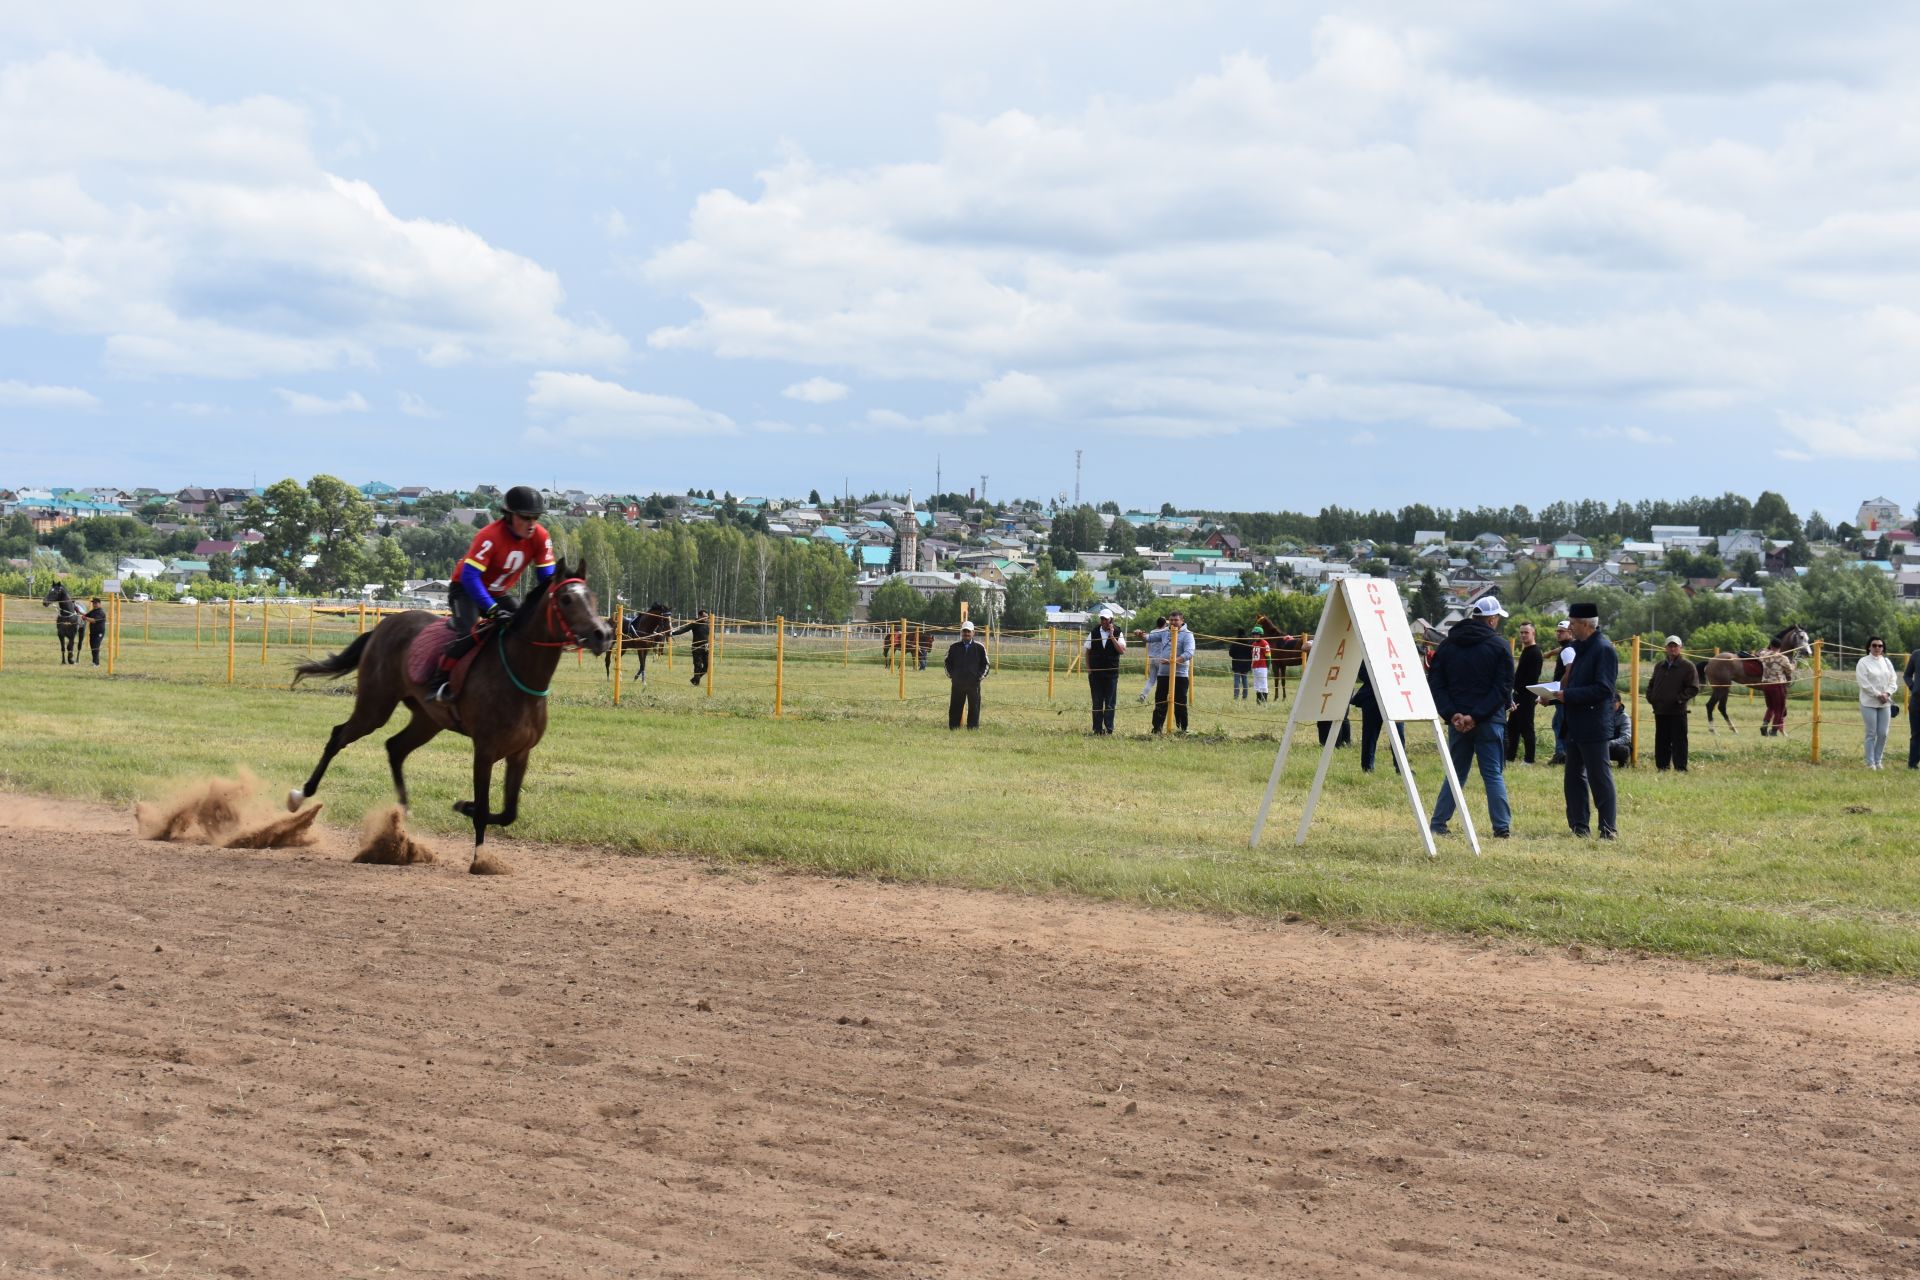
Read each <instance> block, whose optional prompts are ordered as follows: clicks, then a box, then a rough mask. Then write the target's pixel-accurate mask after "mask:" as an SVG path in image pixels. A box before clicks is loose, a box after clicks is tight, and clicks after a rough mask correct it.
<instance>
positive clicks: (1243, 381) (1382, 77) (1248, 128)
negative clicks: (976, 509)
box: [643, 17, 1920, 441]
mask: <svg viewBox="0 0 1920 1280" xmlns="http://www.w3.org/2000/svg"><path fill="white" fill-rule="evenodd" d="M1419 21H1420V20H1419V19H1418V18H1417V17H1415V18H1412V19H1410V20H1409V23H1408V25H1397V26H1396V25H1392V24H1391V23H1368V22H1361V21H1353V20H1347V19H1327V20H1324V21H1322V22H1321V23H1320V24H1319V26H1318V28H1317V29H1316V31H1315V34H1314V41H1313V58H1312V60H1311V61H1310V62H1309V63H1308V64H1307V65H1306V66H1305V67H1304V68H1302V69H1300V70H1299V71H1297V72H1293V73H1287V74H1281V73H1277V72H1276V71H1275V70H1274V69H1273V68H1271V67H1269V66H1268V65H1267V64H1266V63H1264V62H1262V61H1261V60H1259V59H1256V58H1251V57H1238V58H1232V59H1229V60H1227V61H1226V62H1225V63H1224V64H1223V65H1222V66H1221V68H1220V69H1219V70H1218V71H1217V72H1216V73H1214V74H1211V75H1206V76H1201V77H1198V78H1197V79H1194V80H1193V81H1191V82H1189V83H1187V84H1185V85H1183V86H1181V87H1180V88H1179V89H1178V90H1177V91H1176V92H1173V93H1170V94H1168V95H1167V96H1165V97H1162V98H1159V99H1154V100H1144V101H1129V100H1125V99H1121V98H1115V97H1108V98H1100V99H1095V100H1093V101H1092V102H1091V103H1090V104H1088V105H1087V106H1086V107H1085V108H1084V109H1083V110H1080V111H1078V112H1076V113H1072V114H1062V115H1055V116H1041V115H1036V114H1031V113H1027V112H1021V111H1006V112H1002V113H1001V114H999V115H996V116H992V117H990V118H985V119H968V118H960V117H951V118H948V119H946V120H944V121H943V122H942V128H941V135H940V140H939V144H938V147H937V149H936V150H934V151H933V152H932V153H931V154H928V155H926V156H924V157H923V158H919V159H914V160H910V161H904V162H898V163H888V164H879V165H874V166H872V167H869V168H863V169H853V168H843V169H835V168H828V167H823V166H820V165H816V164H814V163H813V162H811V161H810V160H808V159H807V158H805V157H804V156H801V155H792V156H790V157H789V158H787V159H786V160H784V161H783V162H781V163H780V164H778V165H777V166H775V167H773V168H770V169H768V170H766V171H764V172H763V173H761V174H760V175H759V190H758V192H757V193H755V194H754V195H752V196H750V197H749V196H742V195H739V194H736V193H734V192H731V191H725V190H715V191H709V192H707V193H706V194H704V195H702V196H701V197H700V198H699V199H698V201H697V202H696V203H695V205H694V207H693V210H692V215H691V218H690V222H689V227H688V231H687V234H686V235H685V237H684V238H683V239H682V240H681V241H679V242H678V243H676V244H672V245H669V246H667V247H665V248H663V249H661V250H660V251H658V252H657V253H655V254H654V256H653V257H652V258H651V259H649V260H648V261H647V263H646V264H645V267H644V272H643V274H644V278H645V279H646V281H647V282H648V283H649V284H650V285H652V286H653V287H655V288H656V289H661V290H667V291H672V292H676V293H679V294H681V295H683V296H684V297H685V298H686V299H688V301H689V303H690V304H691V308H692V313H691V314H690V315H689V316H688V317H687V318H686V319H685V320H683V321H681V322H678V323H673V324H668V325H665V326H662V327H660V328H657V329H656V330H655V331H654V332H653V333H652V334H650V335H649V338H648V341H649V343H650V344H651V345H652V346H653V347H654V348H656V349H658V350H662V351H688V350H692V351H704V352H710V353H713V354H715V355H718V356H721V357H723V358H729V359H765V360H780V361H793V362H803V363H814V364H825V365H831V366H835V367H839V368H849V369H854V370H857V371H859V372H860V373H862V374H863V375H865V376H868V377H870V378H878V379H895V380H913V379H923V380H925V379H930V380H935V381H938V382H942V383H946V384H948V385H949V386H950V387H952V388H953V389H954V394H955V396H956V398H961V397H964V398H962V399H961V403H960V404H959V406H958V407H957V408H955V409H953V410H950V411H948V412H945V413H935V414H926V415H920V416H916V417H911V418H906V417H905V415H896V416H899V417H902V418H903V419H904V420H905V421H908V422H911V423H912V424H913V425H914V426H916V427H919V428H923V429H926V430H931V431H959V432H971V431H979V430H983V429H985V425H984V424H985V423H986V422H987V421H988V419H989V417H990V416H991V415H990V413H989V410H990V409H991V407H992V405H991V401H990V399H989V398H988V397H989V388H994V387H997V386H1000V385H1001V380H1003V379H1006V378H1009V377H1011V376H1012V375H1014V374H1015V373H1016V371H1017V372H1018V373H1020V374H1021V375H1022V376H1025V377H1031V378H1034V379H1038V380H1039V381H1040V384H1041V385H1043V386H1045V387H1046V388H1047V389H1048V391H1049V393H1050V394H1051V395H1052V396H1053V397H1054V400H1053V401H1052V402H1051V403H1050V404H1049V405H1046V406H1035V405H1025V406H1022V409H1021V412H1020V413H1018V414H1016V415H1012V416H1014V417H1017V418H1018V419H1019V420H1020V421H1022V422H1024V423H1028V424H1036V425H1039V424H1045V423H1046V422H1050V421H1057V422H1061V423H1070V424H1074V425H1077V426H1095V425H1097V426H1102V427H1106V428H1111V429H1113V430H1116V431H1122V432H1126V433H1129V434H1142V435H1168V436H1190V435H1208V434H1222V433H1228V432H1235V431H1244V430H1257V429H1271V428H1287V427H1295V426H1311V425H1315V424H1319V423H1326V422H1349V423H1367V424H1378V425H1379V426H1388V425H1408V426H1414V427H1427V428H1441V429H1470V430H1479V429H1489V428H1505V427H1512V426H1515V425H1517V424H1519V423H1521V422H1522V421H1526V420H1529V419H1530V418H1534V417H1538V416H1542V415H1552V414H1554V413H1557V412H1559V411H1562V410H1564V409H1565V408H1567V407H1569V406H1578V407H1581V408H1590V407H1592V406H1594V405H1606V406H1610V407H1612V408H1613V409H1615V410H1617V411H1619V412H1620V413H1621V414H1622V415H1629V414H1630V415H1634V416H1641V415H1646V416H1648V417H1653V416H1657V415H1669V414H1672V415H1686V414H1694V413H1701V412H1713V413H1724V412H1725V411H1727V410H1729V409H1733V408H1738V407H1742V406H1753V405H1760V404H1771V405H1781V404H1814V403H1826V402H1833V403H1841V404H1845V403H1846V402H1847V398H1848V397H1849V396H1851V397H1857V398H1858V399H1859V401H1862V402H1871V401H1876V400H1885V399H1886V398H1888V397H1889V396H1891V395H1893V394H1894V393H1895V392H1896V391H1898V389H1899V388H1900V387H1902V386H1903V385H1904V383H1905V380H1906V378H1907V377H1908V376H1910V374H1909V372H1908V371H1910V370H1911V368H1912V367H1913V361H1914V358H1915V357H1916V356H1920V324H1916V323H1913V322H1912V315H1913V313H1912V312H1910V311H1909V310H1908V299H1910V298H1911V297H1912V296H1913V294H1914V292H1915V290H1916V289H1920V259H1916V258H1915V256H1914V247H1915V246H1916V245H1920V221H1916V219H1915V216H1914V215H1913V213H1912V210H1913V209H1915V208H1920V177H1915V176H1914V175H1915V174H1920V130H1915V129H1895V130H1889V129H1888V128H1887V127H1886V121H1888V120H1902V121H1904V120H1907V119H1913V118H1920V91H1914V90H1910V89H1908V88H1906V87H1905V85H1904V84H1900V85H1898V86H1896V87H1893V88H1888V89H1885V90H1880V89H1877V88H1864V87H1859V86H1853V85H1844V84H1825V85H1818V86H1811V87H1810V86H1796V89H1795V93H1796V95H1797V96H1796V97H1793V98H1783V97H1780V96H1778V95H1776V96H1775V97H1774V98H1771V99H1768V100H1767V102H1766V104H1765V105H1766V106H1767V107H1768V109H1769V110H1770V111H1771V113H1772V118H1774V119H1775V120H1779V121H1784V123H1782V124H1780V125H1779V126H1778V127H1776V128H1774V129H1772V130H1771V131H1770V132H1766V133H1764V134H1760V133H1756V134H1755V136H1747V134H1746V133H1742V134H1741V135H1739V136H1732V135H1729V134H1726V133H1720V132H1716V131H1715V130H1716V127H1717V125H1718V124H1719V117H1717V116H1716V115H1715V114H1714V113H1713V112H1711V111H1707V110H1700V109H1696V105H1695V104H1689V103H1685V102H1668V101H1666V100H1663V99H1662V98H1660V97H1658V96H1653V95H1650V94H1641V95H1632V94H1620V95H1613V96H1609V95H1606V94H1593V95H1588V96H1584V97H1581V96H1571V95H1553V96H1548V95H1543V94H1528V93H1524V92H1521V91H1518V90H1516V89H1515V88H1514V87H1513V86H1512V85H1511V83H1503V82H1501V81H1500V80H1498V79H1489V78H1487V77H1485V76H1481V75H1474V76H1464V75H1461V74H1459V73H1458V72H1457V71H1455V70H1454V69H1452V65H1451V63H1450V61H1449V59H1453V60H1457V59H1459V58H1461V57H1463V56H1464V54H1463V52H1462V50H1461V48H1460V47H1459V46H1458V45H1457V44H1453V43H1450V42H1449V41H1447V40H1445V39H1440V38H1436V37H1434V36H1433V34H1432V33H1431V32H1430V31H1428V30H1427V29H1426V28H1425V27H1423V26H1421V25H1419ZM1473 21H1477V19H1475V20H1473ZM1469 25H1472V23H1471V22H1469ZM1528 40H1529V41H1533V42H1543V41H1546V40H1547V36H1546V34H1545V33H1544V32H1543V31H1542V30H1540V29H1533V30H1532V34H1531V35H1530V36H1529V37H1528ZM1823 56H1826V55H1823ZM1746 74H1747V73H1746V72H1742V73H1741V74H1740V75H1736V76H1731V77H1730V78H1729V82H1730V83H1731V84H1733V85H1735V86H1736V88H1734V89H1730V90H1729V92H1733V93H1739V92H1745V90H1744V89H1742V88H1739V87H1737V86H1740V85H1743V84H1744V78H1745V76H1746ZM1731 101H1732V102H1733V104H1734V107H1735V108H1736V109H1734V110H1730V111H1729V112H1728V113H1727V117H1726V118H1727V119H1729V120H1737V121H1738V122H1739V127H1740V128H1741V129H1743V130H1747V132H1749V133H1751V132H1754V131H1752V130H1751V129H1750V127H1749V126H1748V124H1747V121H1748V119H1749V118H1750V116H1751V113H1750V112H1742V111H1740V110H1738V109H1737V108H1738V107H1740V106H1742V105H1746V104H1745V100H1744V99H1738V98H1736V99H1732V100H1731ZM1012 385H1014V384H1007V386H1008V387H1011V386H1012ZM966 387H971V388H974V390H973V391H972V392H963V391H961V390H960V389H961V388H966ZM1842 389H1844V391H1843V392H1842ZM1835 392H1842V394H1840V395H1838V396H1836V395H1835V394H1834V393H1835ZM868 421H869V422H878V421H879V419H878V418H876V417H874V416H873V415H869V418H868ZM890 425H899V424H890ZM1636 430H1637V431H1640V432H1643V433H1645V434H1646V436H1647V437H1648V439H1649V440H1651V441H1659V440H1665V439H1668V438H1670V432H1669V431H1668V430H1666V429H1665V427H1664V423H1663V424H1661V426H1660V427H1659V428H1656V427H1655V426H1654V425H1652V424H1651V423H1649V424H1648V425H1642V426H1637V427H1633V428H1622V429H1621V432H1622V434H1621V435H1620V436H1619V438H1620V439H1622V440H1629V441H1631V440H1633V439H1634V437H1633V436H1632V435H1630V434H1628V433H1629V432H1631V431H1636Z"/></svg>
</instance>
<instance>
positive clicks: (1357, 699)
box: [1320, 662, 1407, 773]
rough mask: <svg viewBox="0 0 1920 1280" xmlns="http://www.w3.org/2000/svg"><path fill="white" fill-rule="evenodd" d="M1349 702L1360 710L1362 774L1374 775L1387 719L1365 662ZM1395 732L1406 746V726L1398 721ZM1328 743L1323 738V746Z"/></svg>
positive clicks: (1396, 763) (1397, 769)
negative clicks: (1381, 734) (1381, 710)
mask: <svg viewBox="0 0 1920 1280" xmlns="http://www.w3.org/2000/svg"><path fill="white" fill-rule="evenodd" d="M1347 701H1348V702H1350V703H1352V704H1353V705H1354V706H1356V707H1359V708H1360V772H1362V773H1372V772H1373V762H1374V759H1375V756H1376V755H1377V753H1378V751H1379V748H1380V730H1381V727H1382V726H1384V725H1385V724H1386V717H1385V716H1384V715H1382V714H1381V713H1380V699H1379V697H1378V696H1377V695H1376V694H1375V693H1374V691H1373V680H1372V678H1371V677H1369V676H1368V675H1367V664H1366V663H1364V662H1363V663H1361V664H1360V669H1359V670H1358V671H1356V672H1354V684H1353V696H1352V697H1350V698H1348V699H1347ZM1393 731H1394V732H1395V733H1397V734H1399V735H1400V743H1401V745H1402V746H1404V745H1406V741H1407V727H1406V725H1405V724H1403V723H1401V722H1400V721H1397V720H1396V721H1395V722H1394V725H1393ZM1326 741H1327V740H1326V738H1325V737H1324V736H1322V737H1321V739H1320V743H1321V745H1322V746H1325V745H1326ZM1337 745H1338V744H1336V747H1337ZM1387 751H1388V754H1389V755H1391V754H1392V751H1393V748H1392V747H1391V746H1389V747H1388V748H1387ZM1393 771H1394V772H1395V773H1398V772H1400V762H1399V761H1398V760H1395V761H1394V762H1393Z"/></svg>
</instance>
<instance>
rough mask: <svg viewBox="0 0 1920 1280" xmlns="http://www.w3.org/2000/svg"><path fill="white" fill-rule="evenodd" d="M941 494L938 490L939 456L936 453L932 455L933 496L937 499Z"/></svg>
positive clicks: (939, 489)
mask: <svg viewBox="0 0 1920 1280" xmlns="http://www.w3.org/2000/svg"><path fill="white" fill-rule="evenodd" d="M941 492H942V491H941V488H940V455H939V454H937V453H936V454H934V455H933V496H934V497H936V498H938V497H939V496H940V494H941Z"/></svg>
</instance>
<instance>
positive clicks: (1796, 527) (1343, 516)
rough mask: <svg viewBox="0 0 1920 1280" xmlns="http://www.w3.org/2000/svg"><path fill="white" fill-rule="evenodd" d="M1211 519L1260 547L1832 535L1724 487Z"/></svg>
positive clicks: (1773, 503) (1773, 502)
mask: <svg viewBox="0 0 1920 1280" xmlns="http://www.w3.org/2000/svg"><path fill="white" fill-rule="evenodd" d="M1195 514H1200V513H1195ZM1214 518H1215V519H1217V520H1219V521H1221V522H1222V523H1224V524H1226V525H1229V526H1230V527H1232V528H1234V529H1235V530H1237V531H1238V532H1239V533H1240V535H1241V536H1242V537H1244V538H1245V539H1247V540H1248V541H1249V542H1252V543H1256V544H1262V545H1269V544H1272V543H1277V542H1289V541H1291V542H1302V543H1315V544H1326V545H1332V544H1338V543H1342V542H1353V541H1355V540H1357V539H1360V538H1368V539H1371V540H1373V541H1375V542H1395V543H1409V542H1412V541H1413V535H1414V533H1415V532H1416V531H1418V530H1421V529H1443V530H1446V531H1448V532H1450V533H1452V534H1453V536H1455V537H1459V538H1471V537H1474V536H1476V535H1477V534H1481V533H1497V534H1500V535H1501V536H1503V537H1513V536H1519V537H1524V538H1533V539H1547V538H1552V537H1555V536H1556V535H1559V534H1563V533H1569V532H1572V533H1580V534H1584V535H1585V536H1587V537H1589V538H1613V539H1628V538H1631V539H1645V538H1648V537H1650V536H1651V534H1652V529H1653V526H1654V525H1657V524H1679V525H1698V526H1700V532H1701V533H1702V534H1708V535H1715V534H1722V533H1728V532H1731V531H1732V530H1735V529H1758V530H1760V531H1761V532H1762V533H1765V534H1766V535H1767V536H1768V537H1770V538H1780V539H1784V540H1786V541H1789V542H1791V541H1793V540H1795V539H1798V538H1801V537H1805V538H1809V539H1813V540H1816V541H1818V540H1820V539H1823V538H1829V537H1834V536H1836V535H1837V531H1836V529H1835V528H1834V527H1833V526H1831V525H1829V524H1828V522H1827V520H1826V518H1825V517H1823V516H1821V515H1820V513H1819V512H1817V511H1816V512H1814V513H1813V514H1812V515H1810V516H1808V517H1807V519H1806V521H1805V522H1802V521H1801V519H1800V517H1799V516H1797V515H1795V514H1794V512H1793V509H1792V507H1790V506H1789V505H1788V504H1787V500H1786V499H1785V498H1783V497H1781V496H1780V495H1779V494H1777V493H1774V492H1772V491H1767V492H1764V493H1762V494H1761V495H1760V496H1759V497H1758V498H1755V499H1753V500H1751V501H1749V500H1748V499H1746V498H1744V497H1742V496H1740V495H1739V494H1737V493H1723V494H1721V495H1720V496H1719V497H1717V498H1705V497H1692V498H1681V499H1678V500H1671V501H1669V500H1660V501H1646V500H1643V501H1640V502H1615V503H1613V504H1612V505H1611V506H1609V505H1608V504H1607V503H1605V502H1598V501H1594V500H1592V499H1586V500H1583V501H1579V502H1550V503H1548V504H1547V505H1546V506H1544V507H1541V508H1540V509H1539V510H1538V511H1535V510H1532V509H1530V508H1528V507H1526V506H1523V505H1514V506H1505V507H1495V506H1484V505H1483V506H1478V507H1458V508H1451V507H1430V506H1428V505H1426V504H1425V503H1413V504H1410V505H1408V506H1404V507H1401V508H1400V509H1399V510H1397V511H1382V510H1370V511H1358V510H1351V509H1348V508H1345V507H1340V506H1327V507H1322V508H1321V509H1320V511H1319V512H1318V513H1317V514H1313V515H1309V514H1306V513H1305V512H1299V511H1251V512H1249V511H1233V512H1221V513H1215V514H1214Z"/></svg>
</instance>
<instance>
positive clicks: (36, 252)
mask: <svg viewBox="0 0 1920 1280" xmlns="http://www.w3.org/2000/svg"><path fill="white" fill-rule="evenodd" d="M0 104H4V109H0V324H14V325H30V326H35V327H39V328H42V329H46V330H50V331H53V332H56V333H64V334H81V335H92V336H98V337H100V338H101V339H103V340H104V342H105V351H106V355H107V358H108V360H109V362H110V363H111V364H112V365H113V366H114V367H115V368H117V369H120V370H122V371H125V372H130V373H189V374H198V375H202V376H209V377H248V376H254V375H257V374H261V373H300V372H310V371H316V370H324V369H334V368H339V367H342V366H349V365H352V366H371V365H372V364H374V362H375V361H376V360H377V359H378V358H379V357H380V356H381V354H382V353H385V352H388V351H400V352H412V353H415V354H416V355H417V356H418V357H419V358H420V359H422V360H424V361H426V362H428V363H430V364H447V363H454V362H458V361H461V360H467V359H472V360H483V361H495V362H500V361H505V362H529V363H531V362H535V361H542V362H545V361H555V360H567V361H571V362H577V363H585V364H611V363H617V362H619V361H621V360H622V359H623V358H624V357H625V356H626V354H627V345H626V342H625V341H624V340H623V339H622V338H621V337H619V335H617V334H615V333H613V332H611V331H609V330H607V329H606V328H604V327H603V326H600V325H598V324H587V323H581V322H577V321H575V320H571V319H568V318H567V317H566V316H565V315H564V314H562V311H561V307H562V304H563V302H564V296H563V293H562V290H561V288H560V283H559V281H558V279H557V278H556V277H555V276H554V274H553V273H552V272H551V271H548V270H547V269H545V268H543V267H541V266H540V265H539V264H537V263H534V262H532V261H530V260H528V259H527V258H524V257H522V256H520V255H519V254H516V253H512V252H509V251H507V250H503V249H499V248H496V247H494V246H493V245H490V244H488V243H487V242H486V241H485V240H484V239H482V238H481V237H480V236H479V235H477V234H475V233H474V232H472V231H470V230H468V229H467V228H465V227H462V226H459V225H457V224H455V223H452V222H445V221H432V220H429V219H427V218H417V217H403V216H400V215H397V214H395V213H394V212H393V211H391V210H390V209H388V208H387V206H386V204H385V202H384V201H383V200H382V199H381V197H380V195H379V193H378V192H376V191H375V190H374V189H373V188H372V187H371V186H369V185H368V184H367V183H365V182H359V181H354V180H352V179H350V178H346V177H341V176H338V175H336V174H332V173H328V172H327V171H325V170H324V169H323V168H322V167H321V165H320V163H319V162H318V160H317V159H316V158H315V156H314V154H313V151H312V147H311V143H310V139H309V125H308V121H307V119H306V117H305V115H304V113H303V112H302V111H301V110H300V109H299V108H297V107H295V106H293V105H292V104H290V103H287V102H284V101H281V100H279V99H275V98H267V97H259V98H249V99H246V100H243V101H240V102H234V103H225V104H213V105H209V104H206V103H203V102H200V101H197V100H195V99H194V98H192V97H189V96H188V95H186V94H183V93H179V92H176V91H174V90H172V89H169V88H167V87H164V86H162V85H159V84H155V83H154V82H152V81H150V80H146V79H143V78H142V77H140V76H137V75H133V74H129V73H126V72H122V71H118V70H115V69H113V68H111V67H108V66H107V65H105V64H104V63H102V62H100V61H98V60H96V59H93V58H88V57H81V56H76V55H71V54H52V55H49V56H47V57H45V58H42V59H41V60H39V61H37V62H32V63H19V64H14V65H11V66H8V67H5V68H4V69H0Z"/></svg>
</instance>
